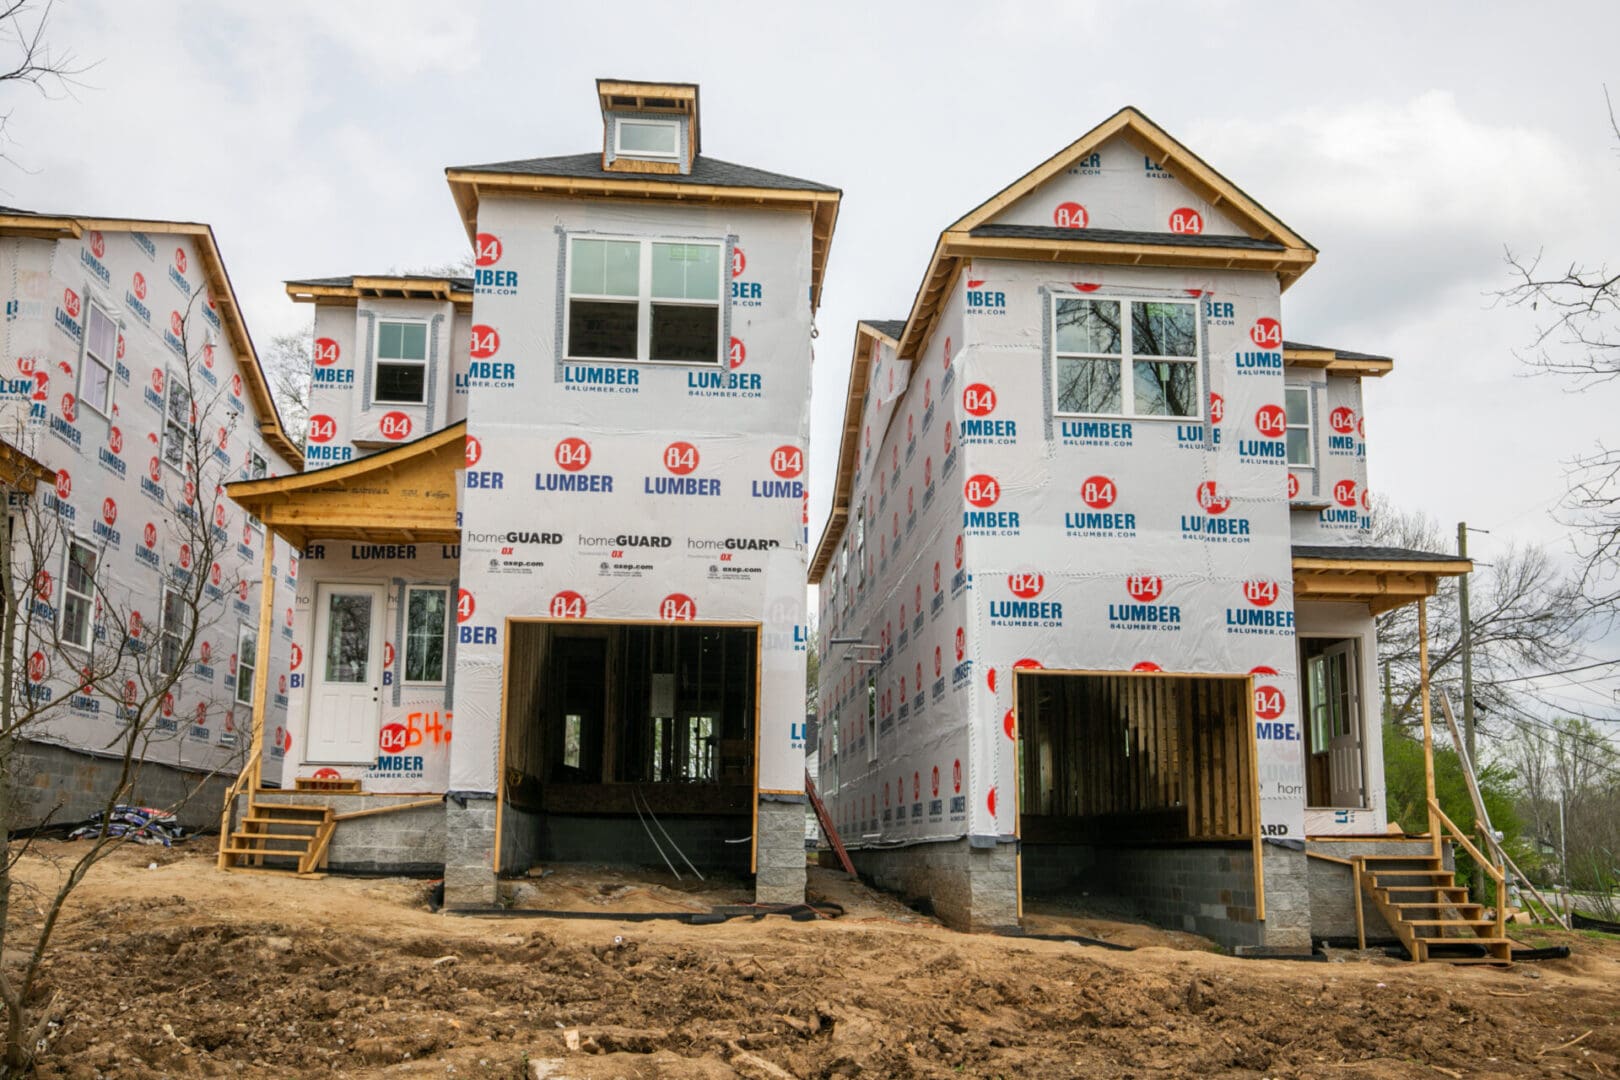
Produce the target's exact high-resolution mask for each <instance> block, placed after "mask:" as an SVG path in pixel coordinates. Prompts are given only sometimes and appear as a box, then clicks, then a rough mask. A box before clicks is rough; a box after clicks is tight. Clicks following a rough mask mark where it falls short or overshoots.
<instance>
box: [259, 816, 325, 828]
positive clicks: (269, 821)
mask: <svg viewBox="0 0 1620 1080" xmlns="http://www.w3.org/2000/svg"><path fill="white" fill-rule="evenodd" d="M242 824H243V825H280V826H282V827H284V828H288V829H319V828H320V827H321V822H320V821H318V820H311V821H305V820H302V819H300V818H268V817H245V818H243V819H242Z"/></svg>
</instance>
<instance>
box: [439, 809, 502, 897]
mask: <svg viewBox="0 0 1620 1080" xmlns="http://www.w3.org/2000/svg"><path fill="white" fill-rule="evenodd" d="M463 804H464V805H463ZM495 901H496V893H495V798H494V796H489V797H487V798H480V797H478V796H476V795H463V796H461V802H459V803H458V802H457V801H456V800H455V799H446V800H445V803H444V903H445V906H446V907H487V906H489V905H491V904H493V903H495Z"/></svg>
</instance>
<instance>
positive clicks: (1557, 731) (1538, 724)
mask: <svg viewBox="0 0 1620 1080" xmlns="http://www.w3.org/2000/svg"><path fill="white" fill-rule="evenodd" d="M1510 707H1511V706H1510ZM1513 711H1514V712H1516V713H1518V714H1519V715H1518V716H1516V717H1515V716H1510V715H1508V714H1506V713H1502V712H1498V713H1496V714H1495V715H1497V716H1500V717H1502V719H1504V720H1506V721H1507V722H1508V723H1510V724H1513V725H1515V726H1517V727H1519V728H1521V729H1528V728H1530V727H1535V728H1539V729H1540V730H1541V731H1543V732H1547V733H1550V734H1552V735H1555V736H1558V737H1559V738H1561V739H1563V740H1566V741H1567V742H1569V743H1576V744H1579V745H1582V746H1586V747H1589V748H1591V749H1593V750H1597V749H1600V748H1601V749H1602V750H1603V752H1604V753H1605V755H1606V756H1608V757H1609V758H1610V760H1613V757H1614V755H1615V747H1614V746H1613V745H1611V744H1608V743H1598V742H1594V741H1592V740H1590V739H1586V738H1583V737H1581V736H1580V735H1578V734H1577V733H1575V732H1572V731H1565V730H1564V729H1562V728H1559V727H1557V726H1555V725H1553V724H1549V723H1547V722H1546V721H1544V720H1540V719H1538V718H1536V717H1533V716H1531V715H1530V714H1529V713H1525V712H1521V711H1520V710H1518V709H1514V710H1513ZM1566 752H1569V754H1570V757H1572V758H1574V759H1575V760H1576V761H1579V762H1580V763H1581V764H1583V765H1589V766H1591V767H1592V768H1594V769H1599V770H1601V771H1603V772H1606V773H1608V774H1609V775H1610V776H1613V777H1615V778H1616V779H1620V767H1616V766H1615V765H1612V764H1609V762H1607V761H1598V760H1594V759H1592V758H1589V757H1583V756H1581V755H1579V754H1576V753H1573V752H1570V751H1567V748H1566Z"/></svg>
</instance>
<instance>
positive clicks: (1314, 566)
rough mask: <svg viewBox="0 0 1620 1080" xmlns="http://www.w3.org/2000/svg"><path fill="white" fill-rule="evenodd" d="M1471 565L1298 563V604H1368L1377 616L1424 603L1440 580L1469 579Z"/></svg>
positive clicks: (1344, 561) (1461, 562)
mask: <svg viewBox="0 0 1620 1080" xmlns="http://www.w3.org/2000/svg"><path fill="white" fill-rule="evenodd" d="M1472 569H1473V563H1471V562H1469V561H1468V560H1467V559H1449V560H1445V561H1429V560H1422V559H1409V560H1407V559H1402V560H1384V561H1379V560H1358V559H1322V558H1304V557H1300V556H1295V558H1294V599H1295V600H1296V601H1299V600H1320V601H1327V602H1330V603H1352V604H1366V605H1367V607H1368V609H1369V610H1370V611H1371V612H1372V614H1374V615H1381V614H1383V613H1384V612H1386V611H1390V610H1393V609H1394V608H1398V607H1404V606H1406V605H1407V604H1410V603H1414V602H1417V601H1422V600H1425V599H1427V598H1428V597H1430V596H1433V595H1434V594H1435V592H1436V591H1437V590H1438V589H1439V586H1440V579H1441V578H1446V577H1458V576H1460V575H1462V574H1466V573H1469V572H1470V571H1471V570H1472Z"/></svg>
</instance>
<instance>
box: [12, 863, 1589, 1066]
mask: <svg viewBox="0 0 1620 1080" xmlns="http://www.w3.org/2000/svg"><path fill="white" fill-rule="evenodd" d="M50 847H51V845H42V846H41V848H42V850H41V854H44V855H49V854H50V852H49V850H48V849H49V848H50ZM151 861H152V860H151V858H150V853H148V852H145V851H125V852H120V853H119V854H117V855H115V856H114V857H113V858H112V859H111V860H109V862H107V863H106V864H104V865H103V866H101V867H100V868H98V869H97V871H96V872H95V873H94V874H93V875H92V876H91V877H90V878H89V879H88V880H87V881H86V883H85V884H84V885H83V886H82V888H81V891H80V892H79V894H78V895H77V896H76V898H75V900H74V902H73V905H72V907H71V909H70V911H69V913H68V916H67V918H66V920H65V922H64V924H63V926H62V928H61V931H60V938H59V949H58V951H57V952H56V954H55V956H54V958H53V959H52V961H51V966H50V968H49V971H48V973H47V982H48V983H49V985H48V986H46V987H44V988H42V990H41V993H40V996H39V1000H40V1001H42V1002H43V1001H46V1000H49V998H50V996H51V995H52V994H54V993H58V992H60V995H61V996H60V998H59V1003H58V1006H57V1010H58V1011H57V1017H56V1019H57V1020H58V1021H59V1027H58V1028H57V1029H56V1034H55V1036H54V1039H53V1042H52V1044H51V1047H50V1051H49V1053H48V1055H47V1057H46V1058H45V1060H44V1062H43V1065H42V1068H41V1072H40V1075H41V1076H44V1077H49V1078H62V1080H97V1078H101V1080H134V1078H146V1077H171V1076H173V1077H182V1076H231V1077H252V1078H258V1077H315V1076H323V1077H324V1076H350V1077H363V1076H387V1077H396V1076H397V1077H417V1076H420V1077H426V1076H434V1077H446V1076H478V1077H494V1078H502V1080H520V1078H524V1077H551V1078H557V1080H561V1078H564V1077H591V1078H595V1077H609V1076H617V1077H626V1076H636V1077H642V1076H645V1077H653V1076H659V1077H665V1076H675V1077H731V1076H745V1077H769V1078H773V1080H780V1078H781V1077H784V1076H788V1077H837V1076H843V1077H856V1076H860V1077H936V1076H947V1075H950V1076H958V1075H968V1076H996V1075H1000V1076H1017V1077H1070V1076H1076V1075H1085V1076H1104V1077H1115V1076H1119V1077H1123V1076H1141V1075H1145V1074H1148V1073H1157V1072H1171V1073H1175V1074H1178V1075H1188V1074H1205V1075H1251V1076H1261V1075H1268V1076H1269V1075H1279V1076H1280V1075H1287V1076H1314V1077H1324V1078H1325V1077H1334V1078H1336V1080H1346V1078H1349V1077H1385V1076H1424V1077H1429V1078H1431V1080H1432V1078H1433V1077H1434V1076H1435V1075H1437V1074H1436V1069H1438V1070H1439V1071H1440V1073H1441V1074H1444V1075H1469V1076H1476V1075H1509V1074H1515V1075H1519V1074H1523V1073H1527V1072H1529V1073H1536V1074H1542V1075H1576V1076H1591V1077H1594V1078H1598V1077H1602V1076H1613V1075H1616V1072H1617V1070H1620V1027H1617V1023H1620V1021H1617V1019H1616V1018H1617V1017H1620V958H1617V957H1620V949H1615V948H1614V947H1613V946H1604V945H1600V944H1597V943H1593V942H1590V941H1588V940H1587V939H1585V938H1572V939H1571V940H1574V941H1576V942H1577V943H1578V944H1577V947H1578V948H1579V949H1580V950H1581V951H1580V953H1579V960H1578V962H1563V963H1553V964H1546V965H1527V964H1521V965H1518V966H1516V967H1514V968H1511V969H1507V970H1496V969H1489V968H1480V967H1474V968H1451V967H1447V966H1444V965H1438V964H1435V965H1424V966H1422V967H1418V966H1414V965H1374V964H1364V963H1356V962H1350V963H1338V964H1297V963H1284V962H1267V961H1246V960H1237V959H1234V958H1231V957H1226V956H1221V955H1215V954H1210V953H1206V952H1200V951H1187V950H1171V949H1162V948H1152V949H1147V950H1143V951H1139V952H1128V953H1125V952H1108V951H1103V950H1097V949H1085V948H1081V947H1077V946H1074V945H1068V944H1063V943H1057V942H1044V941H1018V940H1012V939H1006V938H997V937H989V936H974V935H965V934H958V933H955V932H952V931H949V930H946V929H944V928H942V927H940V926H939V925H937V924H936V923H934V922H933V921H932V920H928V919H926V918H924V917H922V916H918V915H917V914H916V913H915V912H911V911H910V910H909V909H906V908H904V907H903V906H900V905H897V904H895V903H894V902H893V901H892V900H889V899H888V898H884V897H879V896H876V895H875V894H869V895H867V896H864V897H863V896H862V894H863V893H864V892H865V890H863V889H861V888H860V887H859V886H857V885H854V884H852V883H849V882H847V881H844V880H842V879H841V878H835V879H833V880H827V879H826V878H825V875H824V874H822V873H818V874H817V875H816V883H817V888H818V890H820V891H822V892H824V893H831V894H834V895H832V896H831V897H830V898H832V899H837V900H838V902H839V903H844V899H839V898H838V897H839V895H840V894H842V895H843V896H844V898H845V899H848V900H849V901H850V903H848V904H846V905H845V906H846V907H847V908H851V909H852V916H851V917H846V918H843V919H836V920H826V921H817V922H811V923H793V922H789V921H787V920H784V919H764V920H760V921H749V920H741V921H733V922H729V923H725V924H721V925H718V926H687V925H684V924H681V923H674V922H658V923H637V924H632V923H626V922H621V921H616V920H614V919H612V918H611V913H609V917H608V918H606V919H603V920H589V921H578V920H574V921H566V922H564V921H553V920H546V919H524V920H521V921H519V920H505V919H500V918H455V917H447V916H443V915H434V914H431V913H429V912H428V911H427V910H426V907H425V906H424V903H423V894H424V892H425V889H424V887H423V885H422V883H420V882H415V881H408V880H402V879H390V880H380V881H377V880H373V881H364V880H355V879H343V878H327V879H324V880H319V881H300V880H295V879H290V878H283V877H277V876H272V875H251V874H225V873H220V872H218V871H216V870H215V869H214V866H213V858H212V855H211V854H210V853H209V852H207V851H205V850H194V851H192V852H188V853H176V854H174V855H173V856H171V857H169V858H166V859H163V860H158V865H157V868H156V869H148V868H147V867H148V864H149V862H151ZM20 869H21V872H22V873H23V875H24V876H25V877H28V878H29V879H30V880H33V881H35V882H37V883H39V884H46V883H47V882H48V881H49V880H50V878H51V877H52V875H53V874H54V873H55V869H54V868H53V867H52V866H51V864H50V863H48V862H47V861H45V860H44V859H42V858H41V857H40V854H31V855H29V856H28V858H27V859H26V860H25V862H24V863H23V865H22V866H21V868H20ZM559 877H561V878H562V880H560V881H558V882H557V883H556V884H557V885H558V886H563V885H566V886H567V887H568V888H569V889H588V887H589V883H590V880H591V879H590V878H589V876H588V875H582V876H580V877H578V878H567V877H562V875H559ZM603 883H606V882H598V884H597V886H596V887H597V888H598V890H599V888H600V884H603ZM609 884H610V891H612V890H614V889H618V888H619V887H620V886H622V885H629V886H630V887H631V888H632V889H640V890H641V893H642V895H635V896H634V897H633V899H634V901H635V902H636V903H637V904H643V905H645V904H649V903H653V902H655V901H658V902H670V903H674V902H686V900H687V899H688V898H690V897H692V896H693V894H687V893H685V892H683V891H681V890H677V889H672V888H669V887H668V886H667V885H666V884H663V883H653V884H652V885H651V886H650V887H643V886H638V885H635V884H634V883H633V882H629V881H618V882H617V883H609ZM665 889H668V892H667V893H666V892H662V891H660V890H665ZM727 895H728V898H730V899H735V897H730V896H729V893H728V894H727ZM584 899H585V900H586V902H588V901H589V897H588V895H587V896H586V897H585V898H584ZM631 899H632V896H631V895H630V894H629V893H626V894H623V895H621V896H619V897H618V899H616V900H613V901H611V902H613V903H617V902H621V901H622V902H625V903H628V902H630V900H631ZM708 899H709V898H708V897H707V896H706V895H705V896H703V898H702V901H701V902H703V903H707V902H708ZM863 905H864V906H863ZM1588 1030H1590V1032H1591V1034H1590V1035H1586V1036H1585V1037H1584V1038H1582V1039H1581V1040H1580V1041H1579V1042H1577V1043H1574V1044H1572V1045H1567V1046H1565V1045H1563V1044H1566V1043H1569V1042H1570V1040H1573V1039H1576V1038H1577V1037H1578V1036H1581V1035H1582V1033H1583V1032H1586V1031H1588Z"/></svg>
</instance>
